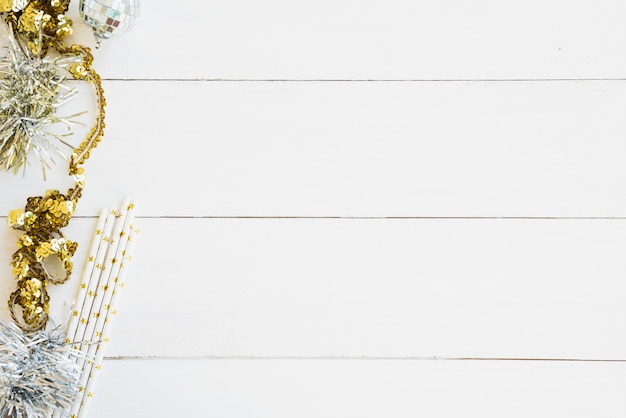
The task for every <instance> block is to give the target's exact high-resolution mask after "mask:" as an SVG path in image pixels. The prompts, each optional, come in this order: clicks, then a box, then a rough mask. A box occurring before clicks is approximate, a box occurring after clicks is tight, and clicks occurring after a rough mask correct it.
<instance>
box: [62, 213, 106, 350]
mask: <svg viewBox="0 0 626 418" xmlns="http://www.w3.org/2000/svg"><path fill="white" fill-rule="evenodd" d="M115 214H116V212H115V210H111V211H109V212H107V218H106V221H105V225H104V229H103V230H102V235H100V237H101V239H100V241H101V242H100V245H99V247H98V253H97V254H96V258H95V260H94V261H95V262H94V264H93V267H94V268H93V269H92V270H91V271H90V276H89V277H88V278H84V279H83V281H82V282H81V284H80V287H81V290H82V287H83V285H84V286H85V292H84V293H83V297H84V298H83V299H82V300H81V299H78V300H77V303H79V304H81V307H80V311H79V309H78V305H77V307H76V309H75V310H74V311H72V314H71V316H72V319H74V318H76V319H75V320H76V321H77V322H78V323H77V325H76V331H75V332H74V335H70V334H68V336H67V338H68V339H71V340H72V342H74V348H75V349H80V347H81V344H80V342H81V341H82V340H83V339H84V337H85V329H86V328H87V322H88V320H89V315H90V312H91V309H92V305H93V300H94V298H95V296H96V293H97V290H98V282H99V280H100V276H101V274H102V268H103V265H104V259H105V257H106V254H107V251H108V249H109V245H110V236H111V230H112V229H113V227H114V224H115ZM77 312H78V315H77V316H76V317H74V315H75V314H76V313H77Z"/></svg>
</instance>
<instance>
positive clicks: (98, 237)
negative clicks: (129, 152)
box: [65, 209, 109, 344]
mask: <svg viewBox="0 0 626 418" xmlns="http://www.w3.org/2000/svg"><path fill="white" fill-rule="evenodd" d="M108 213H109V210H108V209H102V211H101V212H100V217H99V218H98V222H97V223H96V229H95V231H94V234H93V238H92V240H91V245H90V246H89V252H88V253H87V261H86V262H85V268H84V269H83V275H82V276H81V279H80V280H81V282H80V286H79V287H78V293H77V295H76V298H75V299H74V302H73V303H72V307H71V310H70V315H69V323H68V324H67V328H66V334H65V335H67V343H68V344H69V343H72V342H74V337H75V336H76V331H77V329H78V324H79V322H80V313H81V311H82V307H83V306H84V304H85V298H86V297H87V286H88V285H89V282H90V280H91V277H92V275H93V271H94V269H95V266H96V257H97V255H98V253H99V252H100V248H101V247H103V246H105V245H106V242H104V241H102V236H103V233H104V226H105V224H106V221H107V215H108ZM103 244H104V245H103Z"/></svg>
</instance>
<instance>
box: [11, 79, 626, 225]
mask: <svg viewBox="0 0 626 418" xmlns="http://www.w3.org/2000/svg"><path fill="white" fill-rule="evenodd" d="M105 88H106V91H107V95H108V96H107V97H108V101H109V106H108V117H109V121H108V123H107V132H106V138H105V140H104V141H103V142H102V145H101V146H100V147H99V148H98V149H97V150H96V152H94V157H93V158H92V160H91V161H89V162H88V165H87V181H88V183H87V184H88V188H87V192H86V195H85V196H86V197H85V199H83V201H82V202H81V203H80V206H79V214H80V215H90V216H95V215H97V213H98V211H99V209H100V208H101V207H103V206H106V205H109V204H111V196H116V198H117V199H119V198H121V197H122V196H124V195H130V194H132V195H135V196H136V198H137V200H138V201H139V202H140V203H141V205H142V207H143V212H142V215H143V216H339V217H349V216H365V217H368V216H374V217H390V216H400V217H405V216H406V217H449V216H452V217H475V216H478V217H483V216H487V217H503V216H504V217H510V216H512V217H527V216H532V217H564V216H565V217H571V216H573V217H597V216H604V217H623V216H625V214H626V197H625V196H626V195H625V194H624V193H622V191H623V190H624V185H625V182H624V179H625V178H626V168H625V167H626V166H625V165H624V164H623V155H624V154H625V151H626V145H625V142H624V140H623V138H624V137H626V123H624V118H623V115H622V113H623V112H622V109H624V108H626V94H625V93H626V85H625V84H624V83H622V82H551V83H546V82H529V83H496V84H494V83H394V82H391V83H386V82H362V83H292V82H289V83H262V82H260V83H259V82H250V83H214V82H164V81H161V82H107V83H106V84H105ZM85 90H86V91H85V93H84V94H83V97H82V98H81V99H82V100H84V101H85V103H86V101H87V100H88V99H89V93H90V92H89V89H85ZM152 94H158V100H146V97H147V96H146V95H152ZM150 97H152V96H150ZM72 106H74V107H78V108H80V102H78V101H77V102H76V103H74V104H72ZM73 110H74V108H71V109H68V112H69V111H73ZM85 120H86V121H88V120H89V117H88V116H86V117H85ZM77 138H80V135H78V136H77ZM55 175H56V177H55ZM48 184H50V185H54V187H60V186H58V185H59V184H69V180H68V179H66V176H65V174H64V171H63V170H58V171H56V172H55V173H53V176H52V177H51V179H50V181H49V182H48ZM0 187H2V190H3V191H4V197H3V199H1V200H0V214H3V215H6V213H8V211H9V210H10V209H13V208H15V207H19V206H20V205H22V204H23V203H22V202H23V199H24V197H25V196H27V195H28V193H41V190H42V189H44V188H46V187H50V186H48V185H47V184H44V182H43V181H42V180H41V175H40V173H39V172H38V171H37V170H31V172H30V173H28V174H27V178H26V179H21V178H20V177H18V178H15V177H14V176H12V175H10V174H2V175H0Z"/></svg>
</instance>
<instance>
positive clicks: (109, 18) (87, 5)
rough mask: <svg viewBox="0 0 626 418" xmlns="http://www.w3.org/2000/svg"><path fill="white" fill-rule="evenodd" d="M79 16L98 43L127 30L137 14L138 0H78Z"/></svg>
mask: <svg viewBox="0 0 626 418" xmlns="http://www.w3.org/2000/svg"><path fill="white" fill-rule="evenodd" d="M79 11H80V17H81V18H82V19H83V21H84V22H85V24H86V25H87V26H89V27H90V28H91V29H92V30H93V33H94V35H95V36H96V40H97V42H98V45H99V44H100V42H101V41H102V40H103V39H109V38H111V37H113V36H118V35H121V34H123V33H126V32H128V31H129V30H130V29H131V28H132V27H133V24H134V23H135V18H137V17H138V16H139V0H80V6H79Z"/></svg>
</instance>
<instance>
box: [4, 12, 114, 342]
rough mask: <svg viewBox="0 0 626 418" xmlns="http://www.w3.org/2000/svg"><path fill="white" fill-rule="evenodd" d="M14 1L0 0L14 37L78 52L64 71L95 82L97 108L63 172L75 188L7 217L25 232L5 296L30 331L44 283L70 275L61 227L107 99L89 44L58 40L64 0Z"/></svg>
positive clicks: (65, 30)
mask: <svg viewBox="0 0 626 418" xmlns="http://www.w3.org/2000/svg"><path fill="white" fill-rule="evenodd" d="M19 3H21V2H16V1H10V0H9V1H7V0H0V12H6V13H7V14H6V21H7V22H8V23H9V25H10V26H11V28H12V29H13V33H14V35H15V37H16V38H17V39H18V40H20V41H21V42H22V43H23V44H25V45H26V47H27V49H28V51H30V53H32V54H34V55H35V56H39V57H43V56H45V55H46V54H47V53H48V52H49V50H50V49H51V48H52V49H53V50H55V51H56V52H57V53H58V54H60V55H62V56H77V57H79V58H80V59H81V62H80V63H77V64H74V65H72V66H71V67H70V69H69V71H70V73H71V74H72V76H73V77H74V79H76V80H84V81H87V82H89V83H90V84H92V85H93V86H94V88H95V93H96V103H97V107H98V113H97V115H96V121H95V124H94V126H93V128H92V129H91V131H90V132H89V134H88V135H87V136H86V138H85V139H84V140H83V141H82V142H81V144H80V145H79V146H78V147H77V148H76V149H75V150H74V152H73V153H72V155H71V157H70V163H69V170H68V171H69V174H70V175H71V176H73V177H74V180H75V184H74V187H73V188H70V189H69V190H68V191H67V193H66V194H61V193H60V192H59V191H58V190H49V191H47V192H46V194H45V195H44V196H36V197H29V198H28V199H27V203H26V207H25V208H24V210H21V209H18V210H14V211H11V212H10V213H9V216H8V218H7V223H8V225H9V226H10V227H11V228H13V229H15V230H18V231H22V232H23V233H24V234H23V235H22V236H21V237H20V239H19V241H18V244H17V245H18V250H17V251H16V252H15V253H14V254H13V256H12V259H11V265H12V267H13V274H14V275H15V277H16V278H17V280H18V282H17V289H16V290H15V291H14V292H13V293H12V294H11V296H10V298H9V308H10V311H11V315H12V317H13V319H14V320H15V322H16V323H17V325H18V326H19V327H20V328H22V330H24V331H25V332H35V331H39V330H42V329H44V328H45V326H46V323H47V320H48V314H49V301H50V297H49V295H48V292H47V290H46V289H47V285H48V283H53V284H60V283H64V282H65V281H67V280H68V279H69V278H70V275H71V271H72V261H71V257H72V256H73V255H74V253H75V252H76V248H77V246H78V244H77V243H76V242H73V241H70V240H67V239H65V238H64V236H63V234H62V233H61V228H63V227H65V226H67V225H68V224H69V222H70V220H71V217H72V215H73V214H74V212H75V210H76V206H77V203H78V200H79V199H80V197H81V195H82V190H83V187H84V169H83V168H82V167H81V165H82V164H83V163H84V162H85V161H86V160H87V159H88V158H89V156H90V154H91V150H93V149H94V148H95V147H96V146H97V144H98V143H99V142H100V140H101V139H102V136H103V133H104V128H105V123H104V117H105V111H104V107H105V105H106V101H105V98H104V90H103V88H102V82H101V79H100V76H99V75H98V74H97V73H96V71H94V70H93V68H92V63H93V55H92V54H91V51H90V49H89V48H87V47H85V46H82V45H71V46H69V47H68V46H66V45H65V43H64V41H63V40H64V39H65V38H66V37H67V36H68V35H69V34H71V33H72V27H71V25H72V21H71V20H70V19H68V18H67V17H66V16H65V13H66V12H67V8H68V6H69V0H46V1H33V0H30V1H23V2H22V3H23V6H24V7H23V8H22V9H20V10H16V8H15V4H19ZM55 258H56V259H57V260H58V261H59V262H61V263H62V265H63V269H64V270H65V275H64V276H63V277H60V278H58V277H54V274H52V273H51V272H50V271H49V268H48V267H47V264H49V263H50V261H51V260H54V259H55ZM20 311H21V315H20Z"/></svg>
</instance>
